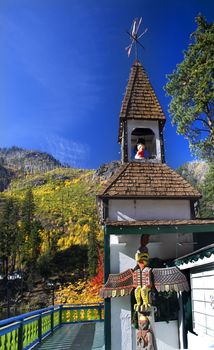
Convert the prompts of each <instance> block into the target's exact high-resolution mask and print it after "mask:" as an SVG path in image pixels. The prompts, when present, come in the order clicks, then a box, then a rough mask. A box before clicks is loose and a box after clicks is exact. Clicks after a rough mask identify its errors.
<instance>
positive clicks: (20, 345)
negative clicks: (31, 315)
mask: <svg viewBox="0 0 214 350" xmlns="http://www.w3.org/2000/svg"><path fill="white" fill-rule="evenodd" d="M18 350H23V321H21V322H20V326H19V330H18Z"/></svg>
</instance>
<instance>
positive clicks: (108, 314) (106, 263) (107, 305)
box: [104, 228, 111, 350]
mask: <svg viewBox="0 0 214 350" xmlns="http://www.w3.org/2000/svg"><path fill="white" fill-rule="evenodd" d="M109 273H110V236H109V235H108V234H107V230H106V228H105V230H104V280H105V282H106V281H107V279H108V276H109ZM104 308H105V318H104V338H105V350H111V300H110V298H107V299H105V303H104Z"/></svg>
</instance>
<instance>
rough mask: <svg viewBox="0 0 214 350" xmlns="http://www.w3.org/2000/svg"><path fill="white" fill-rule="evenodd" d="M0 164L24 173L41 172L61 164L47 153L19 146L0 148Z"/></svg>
mask: <svg viewBox="0 0 214 350" xmlns="http://www.w3.org/2000/svg"><path fill="white" fill-rule="evenodd" d="M0 165H1V166H3V167H4V168H7V169H10V170H12V171H16V172H21V173H25V174H36V173H43V172H46V171H49V170H52V169H55V168H59V167H62V164H61V163H60V162H59V161H58V160H56V159H55V158H54V157H53V156H51V155H50V154H48V153H45V152H40V151H35V150H26V149H23V148H20V147H11V148H0Z"/></svg>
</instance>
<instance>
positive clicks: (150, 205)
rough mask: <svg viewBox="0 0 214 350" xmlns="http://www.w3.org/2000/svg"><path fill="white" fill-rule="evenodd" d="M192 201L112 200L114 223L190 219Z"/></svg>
mask: <svg viewBox="0 0 214 350" xmlns="http://www.w3.org/2000/svg"><path fill="white" fill-rule="evenodd" d="M190 216H191V212H190V201H189V200H185V199H184V200H182V199H146V200H145V199H142V200H141V199H137V200H134V199H133V200H132V199H126V200H125V199H110V200H109V219H110V220H113V221H126V220H128V221H133V220H160V219H166V220H170V219H190Z"/></svg>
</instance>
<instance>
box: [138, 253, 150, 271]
mask: <svg viewBox="0 0 214 350" xmlns="http://www.w3.org/2000/svg"><path fill="white" fill-rule="evenodd" d="M135 260H136V262H137V263H138V264H139V265H140V266H141V267H146V266H147V265H148V260H149V254H148V253H145V252H142V253H141V252H140V251H139V250H138V251H137V253H136V254H135Z"/></svg>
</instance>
